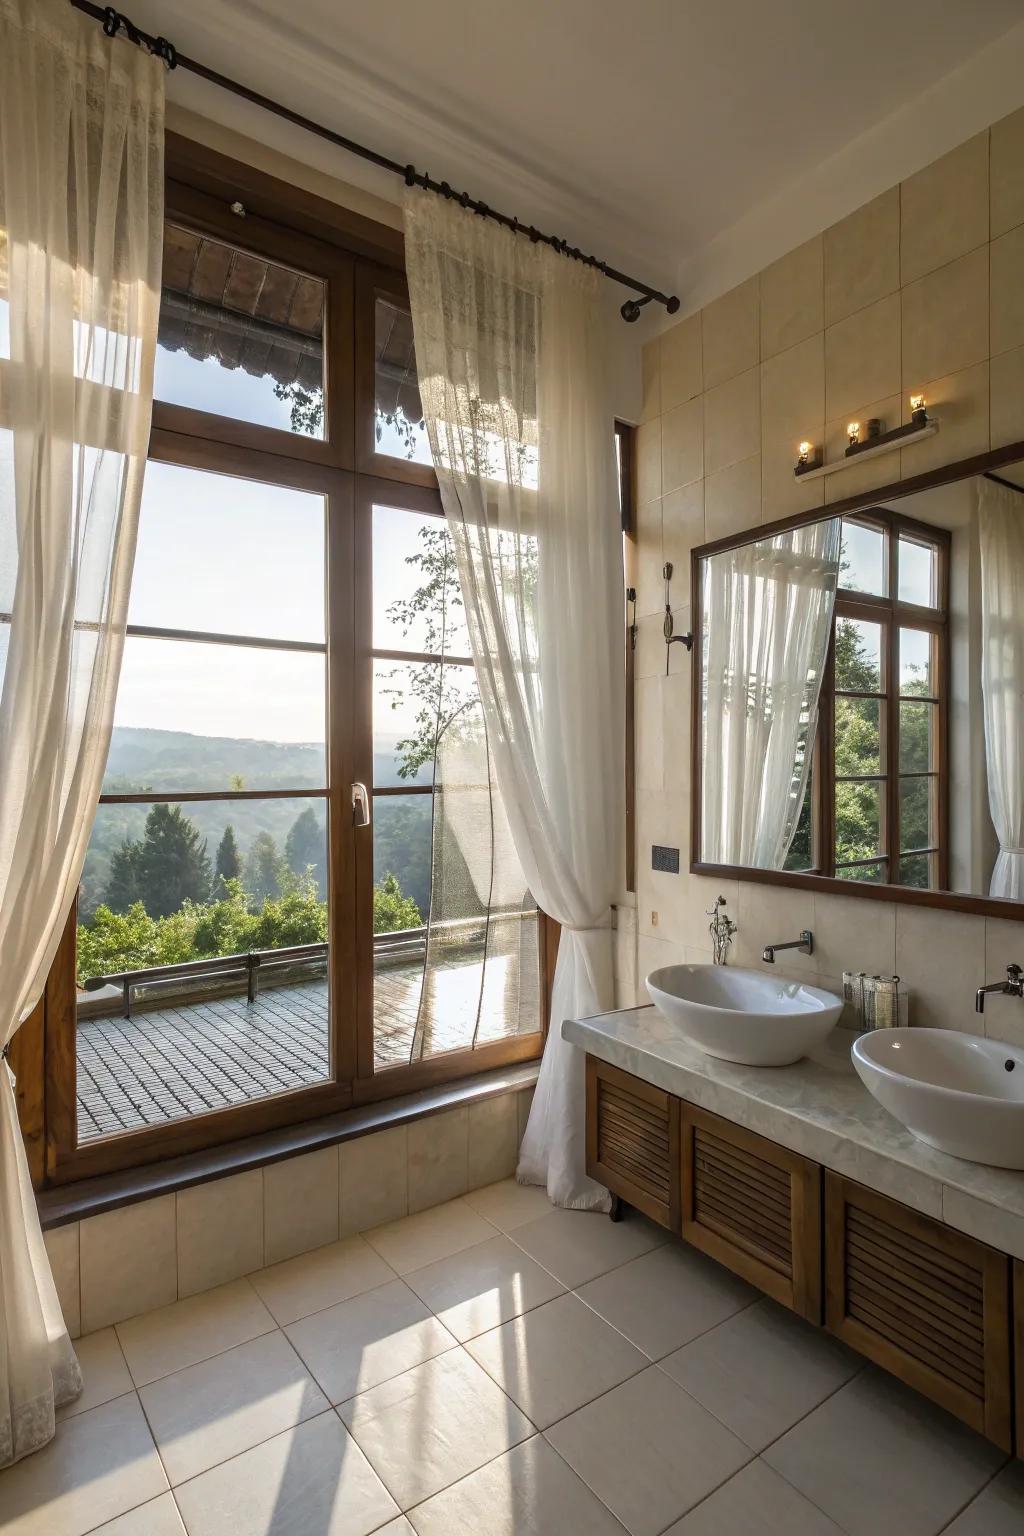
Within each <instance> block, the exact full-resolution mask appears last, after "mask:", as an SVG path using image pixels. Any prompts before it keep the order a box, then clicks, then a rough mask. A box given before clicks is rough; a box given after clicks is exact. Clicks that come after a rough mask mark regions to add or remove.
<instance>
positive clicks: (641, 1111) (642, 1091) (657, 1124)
mask: <svg viewBox="0 0 1024 1536" xmlns="http://www.w3.org/2000/svg"><path fill="white" fill-rule="evenodd" d="M587 1172H588V1173H589V1174H590V1176H591V1178H593V1179H597V1180H598V1181H599V1183H601V1184H604V1185H605V1187H606V1188H608V1189H610V1190H611V1192H612V1194H613V1195H618V1196H619V1197H620V1198H621V1199H623V1200H625V1201H626V1203H627V1204H628V1205H632V1206H635V1207H636V1209H637V1210H638V1211H643V1213H644V1215H645V1216H649V1217H650V1218H651V1220H652V1221H656V1222H657V1223H658V1224H659V1226H662V1227H668V1228H670V1230H671V1231H673V1232H678V1231H679V1100H678V1099H677V1098H676V1097H675V1096H674V1095H673V1094H671V1093H665V1092H664V1091H663V1090H662V1089H661V1088H655V1087H653V1086H652V1084H650V1083H645V1082H643V1080H642V1079H641V1078H639V1077H633V1076H632V1075H631V1074H630V1073H629V1072H621V1071H620V1070H619V1069H618V1067H612V1066H609V1065H608V1063H607V1062H604V1061H599V1060H598V1059H597V1057H596V1056H588V1057H587Z"/></svg>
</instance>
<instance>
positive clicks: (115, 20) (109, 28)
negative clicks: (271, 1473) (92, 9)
mask: <svg viewBox="0 0 1024 1536" xmlns="http://www.w3.org/2000/svg"><path fill="white" fill-rule="evenodd" d="M103 30H104V32H105V33H106V34H107V36H108V37H116V36H117V34H118V33H119V32H120V30H121V17H120V16H119V14H118V13H117V11H115V10H114V7H113V6H112V5H108V6H107V8H106V10H105V11H104V12H103Z"/></svg>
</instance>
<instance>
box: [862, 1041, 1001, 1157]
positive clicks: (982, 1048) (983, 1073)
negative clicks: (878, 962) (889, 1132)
mask: <svg viewBox="0 0 1024 1536" xmlns="http://www.w3.org/2000/svg"><path fill="white" fill-rule="evenodd" d="M853 1064H854V1066H855V1067H856V1069H857V1074H858V1076H859V1077H860V1080H861V1082H862V1083H863V1084H864V1086H865V1087H866V1088H867V1090H868V1092H869V1093H872V1094H874V1096H875V1098H876V1099H877V1100H878V1102H879V1104H881V1105H882V1106H883V1108H885V1109H887V1110H888V1111H889V1113H890V1114H891V1115H895V1117H896V1119H897V1120H900V1121H902V1123H903V1124H904V1125H905V1126H906V1127H907V1129H908V1130H909V1131H913V1133H914V1135H915V1136H916V1137H917V1138H918V1140H920V1141H924V1142H927V1143H928V1145H929V1146H930V1147H938V1149H939V1151H940V1152H951V1153H952V1154H953V1156H954V1157H965V1158H966V1159H967V1160H968V1162H972V1163H990V1164H992V1166H993V1167H996V1168H1024V1051H1019V1050H1016V1049H1015V1048H1014V1047H1013V1046H1012V1045H1003V1044H1002V1043H1001V1042H1000V1041H999V1040H983V1039H980V1038H979V1037H978V1036H977V1035H965V1034H961V1033H960V1031H959V1030H955V1029H879V1030H874V1031H872V1032H871V1033H870V1034H867V1035H861V1036H859V1037H858V1039H857V1040H856V1041H855V1042H854V1045H853Z"/></svg>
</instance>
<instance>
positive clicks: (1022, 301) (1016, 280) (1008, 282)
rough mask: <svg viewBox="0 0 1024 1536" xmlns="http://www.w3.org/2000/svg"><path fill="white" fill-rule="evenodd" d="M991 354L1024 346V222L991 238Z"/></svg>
mask: <svg viewBox="0 0 1024 1536" xmlns="http://www.w3.org/2000/svg"><path fill="white" fill-rule="evenodd" d="M991 255H992V266H991V283H992V295H991V304H992V356H993V357H995V355H996V353H997V352H1009V350H1010V348H1011V347H1020V346H1024V224H1021V225H1020V226H1019V227H1018V228H1017V229H1013V230H1011V231H1010V233H1009V234H1008V235H1003V236H1002V237H1001V238H1000V239H999V240H993V242H992V250H991Z"/></svg>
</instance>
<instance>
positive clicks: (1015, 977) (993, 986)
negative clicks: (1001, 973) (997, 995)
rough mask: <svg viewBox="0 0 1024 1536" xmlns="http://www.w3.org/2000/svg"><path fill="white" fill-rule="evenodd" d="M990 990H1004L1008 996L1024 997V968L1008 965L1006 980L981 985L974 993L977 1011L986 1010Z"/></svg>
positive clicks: (975, 1009)
mask: <svg viewBox="0 0 1024 1536" xmlns="http://www.w3.org/2000/svg"><path fill="white" fill-rule="evenodd" d="M990 992H1002V993H1003V994H1004V996H1006V997H1024V970H1022V968H1021V967H1020V966H1019V965H1008V966H1007V967H1006V980H1005V981H991V982H989V984H988V986H987V987H979V988H978V990H977V992H975V994H974V1011H975V1013H984V1012H985V999H986V997H987V996H988V995H989V993H990Z"/></svg>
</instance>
